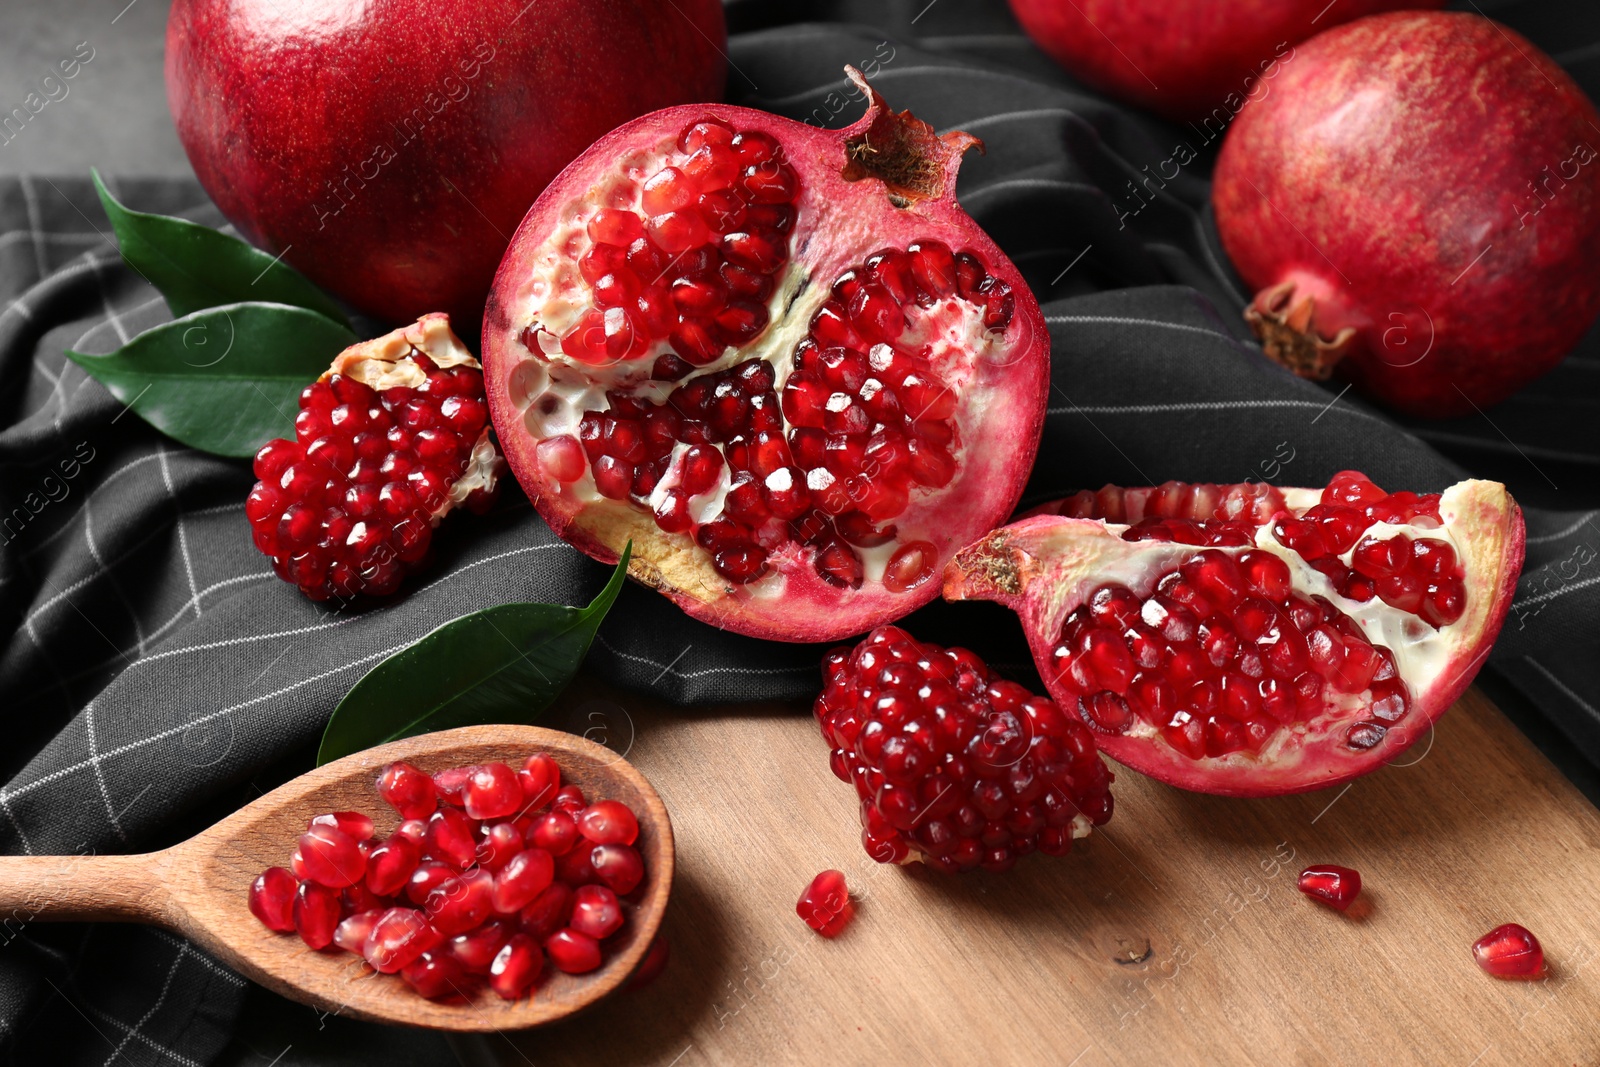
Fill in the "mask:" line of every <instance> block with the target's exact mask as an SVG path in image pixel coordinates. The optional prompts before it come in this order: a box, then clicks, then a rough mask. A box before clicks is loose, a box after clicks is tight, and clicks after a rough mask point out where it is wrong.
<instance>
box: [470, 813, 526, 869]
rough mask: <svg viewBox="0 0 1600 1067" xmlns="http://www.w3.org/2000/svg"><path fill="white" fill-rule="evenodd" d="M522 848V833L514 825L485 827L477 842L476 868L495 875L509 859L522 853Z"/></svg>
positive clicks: (498, 823)
mask: <svg viewBox="0 0 1600 1067" xmlns="http://www.w3.org/2000/svg"><path fill="white" fill-rule="evenodd" d="M522 847H523V833H522V831H521V830H519V829H518V828H517V825H516V823H512V822H497V823H495V824H494V825H493V826H485V827H484V828H483V835H482V837H481V838H480V839H479V841H478V849H477V853H476V854H477V857H478V866H479V867H482V868H483V869H484V870H486V871H488V872H489V873H490V874H496V873H498V872H499V871H500V869H501V868H503V867H504V866H505V865H506V864H508V863H510V862H511V857H513V856H515V855H516V854H517V853H518V852H521V851H522Z"/></svg>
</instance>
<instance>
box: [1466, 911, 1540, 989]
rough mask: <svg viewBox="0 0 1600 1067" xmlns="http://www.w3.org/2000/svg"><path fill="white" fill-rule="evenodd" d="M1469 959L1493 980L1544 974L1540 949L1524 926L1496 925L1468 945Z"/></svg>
mask: <svg viewBox="0 0 1600 1067" xmlns="http://www.w3.org/2000/svg"><path fill="white" fill-rule="evenodd" d="M1472 958H1473V959H1475V960H1477V961H1478V966H1479V967H1482V968H1483V969H1484V970H1485V971H1487V972H1488V973H1489V974H1492V975H1494V976H1495V977H1496V978H1538V977H1539V976H1540V975H1542V974H1543V973H1544V948H1543V947H1542V946H1541V945H1540V944H1539V939H1538V938H1537V937H1534V936H1533V934H1532V933H1531V932H1529V930H1528V929H1527V928H1526V927H1523V926H1518V925H1517V924H1516V923H1506V924H1505V925H1503V926H1496V927H1495V928H1494V929H1493V930H1490V931H1489V932H1488V933H1486V934H1484V935H1483V936H1482V937H1480V938H1478V940H1476V941H1474V942H1473V943H1472Z"/></svg>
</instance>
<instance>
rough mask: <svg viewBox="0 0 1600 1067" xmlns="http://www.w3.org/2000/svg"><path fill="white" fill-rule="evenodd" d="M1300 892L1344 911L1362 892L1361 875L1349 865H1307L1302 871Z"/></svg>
mask: <svg viewBox="0 0 1600 1067" xmlns="http://www.w3.org/2000/svg"><path fill="white" fill-rule="evenodd" d="M1299 885H1300V892H1302V893H1304V894H1305V895H1306V896H1308V897H1312V898H1314V899H1316V900H1320V901H1322V902H1323V903H1324V904H1326V905H1328V906H1329V907H1330V908H1336V909H1338V910H1339V911H1344V910H1345V909H1346V908H1348V907H1349V906H1350V905H1351V903H1352V902H1354V900H1355V899H1356V894H1358V893H1360V892H1361V875H1360V873H1359V872H1357V871H1353V870H1351V869H1350V868H1349V867H1335V866H1332V865H1331V864H1329V865H1321V866H1315V867H1307V868H1306V869H1305V870H1303V871H1301V872H1300V882H1299Z"/></svg>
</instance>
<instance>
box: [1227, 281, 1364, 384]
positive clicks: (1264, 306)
mask: <svg viewBox="0 0 1600 1067" xmlns="http://www.w3.org/2000/svg"><path fill="white" fill-rule="evenodd" d="M1316 314H1317V302H1316V299H1315V298H1314V297H1310V296H1302V297H1300V299H1298V300H1296V299H1295V284H1294V282H1292V281H1288V282H1280V283H1279V284H1277V285H1274V286H1271V287H1270V288H1267V289H1263V290H1261V292H1259V293H1257V294H1256V298H1255V299H1254V300H1252V301H1251V302H1250V306H1249V307H1247V308H1245V309H1244V319H1245V321H1246V322H1248V323H1249V324H1250V328H1251V329H1252V330H1254V331H1255V335H1256V339H1257V340H1259V341H1260V342H1261V348H1262V350H1263V351H1265V352H1266V354H1267V358H1269V359H1271V360H1272V361H1273V362H1274V363H1277V364H1279V365H1280V366H1283V367H1287V368H1288V369H1289V370H1291V371H1293V372H1294V373H1296V374H1298V375H1299V376H1300V377H1302V378H1311V379H1314V380H1316V381H1319V382H1320V381H1326V380H1327V378H1328V376H1329V375H1331V374H1332V373H1333V368H1334V366H1335V365H1337V364H1338V362H1339V361H1340V360H1341V359H1343V358H1344V357H1345V356H1347V355H1349V354H1350V350H1351V348H1352V347H1354V342H1355V336H1356V331H1355V327H1353V326H1346V327H1344V328H1343V329H1341V330H1339V331H1338V332H1337V333H1335V334H1334V335H1333V336H1332V337H1325V336H1324V335H1323V334H1322V333H1321V331H1319V330H1318V329H1317V323H1316Z"/></svg>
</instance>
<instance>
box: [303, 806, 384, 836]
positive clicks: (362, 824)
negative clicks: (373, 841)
mask: <svg viewBox="0 0 1600 1067" xmlns="http://www.w3.org/2000/svg"><path fill="white" fill-rule="evenodd" d="M318 826H331V827H333V828H334V829H335V830H339V831H341V832H343V833H346V834H349V835H350V836H351V837H353V838H354V839H355V840H357V841H365V840H367V838H369V837H371V836H372V820H371V819H369V818H368V817H367V816H365V815H363V814H362V813H361V812H359V811H330V812H328V813H326V814H324V815H316V816H313V817H312V819H311V821H310V822H308V823H307V824H306V829H308V830H310V829H313V828H315V827H318Z"/></svg>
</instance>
